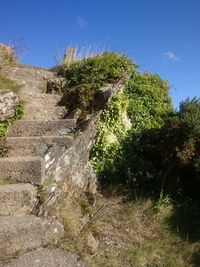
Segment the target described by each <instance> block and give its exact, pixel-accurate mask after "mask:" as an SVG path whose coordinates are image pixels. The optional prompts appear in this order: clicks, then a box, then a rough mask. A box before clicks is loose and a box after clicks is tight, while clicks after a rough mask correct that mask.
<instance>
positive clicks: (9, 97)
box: [0, 91, 19, 122]
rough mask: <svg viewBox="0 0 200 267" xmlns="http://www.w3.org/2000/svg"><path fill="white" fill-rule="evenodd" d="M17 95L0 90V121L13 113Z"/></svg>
mask: <svg viewBox="0 0 200 267" xmlns="http://www.w3.org/2000/svg"><path fill="white" fill-rule="evenodd" d="M18 101H19V99H18V96H17V95H16V94H15V93H14V92H10V91H0V122H1V121H5V120H7V119H9V118H11V117H13V116H14V115H15V108H16V105H17V103H18Z"/></svg>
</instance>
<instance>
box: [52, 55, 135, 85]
mask: <svg viewBox="0 0 200 267" xmlns="http://www.w3.org/2000/svg"><path fill="white" fill-rule="evenodd" d="M135 68H136V66H135V65H134V64H133V63H132V62H131V60H130V59H129V58H127V57H126V56H123V55H119V54H116V53H113V52H105V53H103V54H102V55H97V56H93V57H89V58H86V59H83V60H81V61H76V62H74V63H72V64H71V65H70V66H67V65H62V66H59V67H58V68H57V74H58V75H60V76H62V77H65V78H66V79H67V81H68V87H70V88H71V87H74V86H76V85H90V86H91V88H92V89H99V88H101V87H102V86H104V85H106V84H108V83H115V82H117V81H118V80H119V79H120V78H121V77H122V76H123V75H124V73H132V71H134V70H135Z"/></svg>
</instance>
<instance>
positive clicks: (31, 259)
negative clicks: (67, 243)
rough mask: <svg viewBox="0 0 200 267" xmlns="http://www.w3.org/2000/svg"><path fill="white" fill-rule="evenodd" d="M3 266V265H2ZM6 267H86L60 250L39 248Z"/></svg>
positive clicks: (69, 254) (77, 259)
mask: <svg viewBox="0 0 200 267" xmlns="http://www.w3.org/2000/svg"><path fill="white" fill-rule="evenodd" d="M0 266H1V265H0ZM2 266H4V267H31V266H33V267H86V265H85V264H84V263H83V262H82V261H81V260H80V257H79V256H77V255H75V254H72V253H70V252H66V251H63V250H62V249H58V248H39V249H36V250H35V251H31V252H28V253H26V254H24V255H23V256H21V257H20V258H18V259H15V260H12V261H11V262H10V263H7V264H4V265H2Z"/></svg>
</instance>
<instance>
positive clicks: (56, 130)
mask: <svg viewBox="0 0 200 267" xmlns="http://www.w3.org/2000/svg"><path fill="white" fill-rule="evenodd" d="M75 127H76V120H74V119H65V120H55V121H34V120H31V121H28V120H18V121H16V122H15V123H14V125H13V126H12V127H11V129H10V131H9V133H8V136H11V137H19V136H42V135H43V136H44V135H45V136H64V135H67V134H69V133H70V132H72V130H73V129H74V128H75Z"/></svg>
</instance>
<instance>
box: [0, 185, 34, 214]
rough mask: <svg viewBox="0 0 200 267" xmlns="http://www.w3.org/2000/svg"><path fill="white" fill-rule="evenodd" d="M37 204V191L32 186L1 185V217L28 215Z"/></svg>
mask: <svg viewBox="0 0 200 267" xmlns="http://www.w3.org/2000/svg"><path fill="white" fill-rule="evenodd" d="M36 202H37V189H36V188H35V187H34V186H32V185H31V184H5V185H0V203H1V204H0V216H4V215H12V216H13V215H17V216H21V215H26V214H29V213H31V212H32V210H33V208H34V207H35V205H36Z"/></svg>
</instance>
